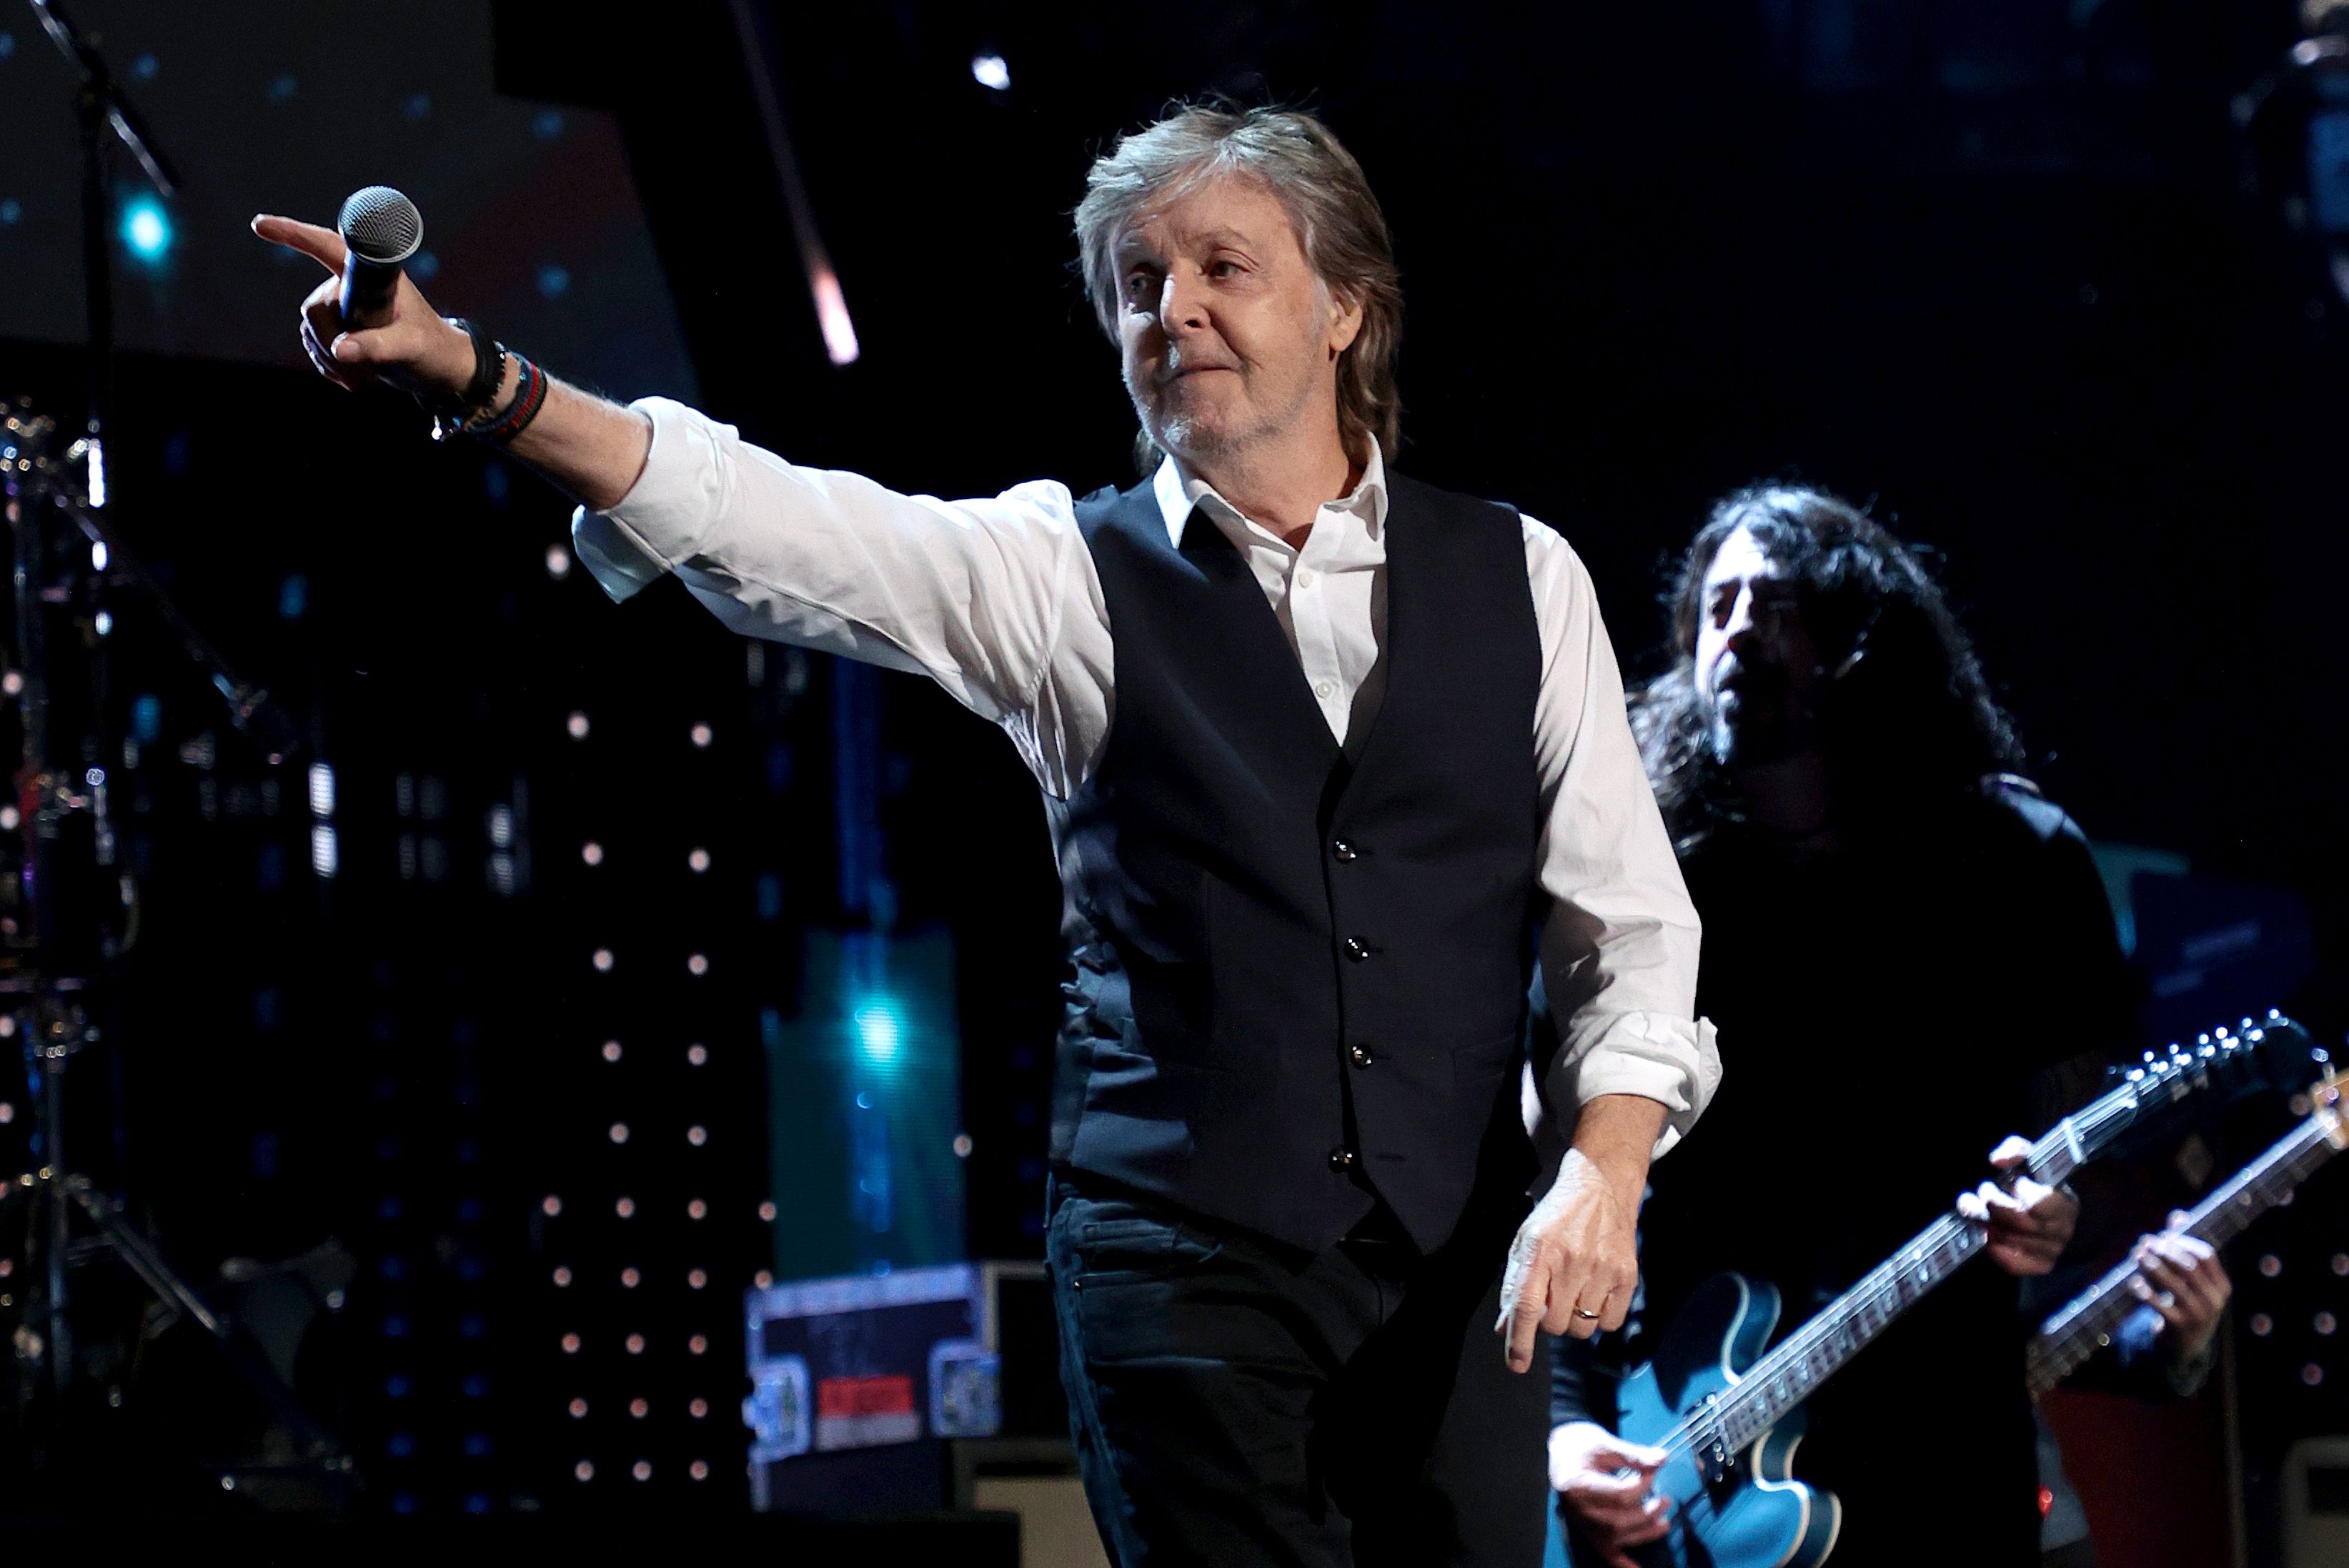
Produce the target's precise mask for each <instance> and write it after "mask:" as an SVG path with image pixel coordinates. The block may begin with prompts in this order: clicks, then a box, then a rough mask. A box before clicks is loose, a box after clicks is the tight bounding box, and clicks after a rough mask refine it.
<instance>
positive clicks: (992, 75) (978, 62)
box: [970, 55, 1011, 92]
mask: <svg viewBox="0 0 2349 1568" xmlns="http://www.w3.org/2000/svg"><path fill="white" fill-rule="evenodd" d="M970 79H971V80H973V81H975V82H977V83H978V85H979V86H981V87H983V88H987V89H988V90H989V91H990V92H1009V91H1010V90H1011V67H1009V65H1007V64H1006V63H1005V62H1004V58H1003V57H1002V56H1001V55H974V56H972V57H971V61H970Z"/></svg>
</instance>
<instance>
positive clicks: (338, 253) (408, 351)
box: [253, 213, 473, 397]
mask: <svg viewBox="0 0 2349 1568" xmlns="http://www.w3.org/2000/svg"><path fill="white" fill-rule="evenodd" d="M253 232H254V234H258V235H259V236H260V237H261V238H263V239H264V240H267V241H268V242H269V243H270V244H273V245H283V246H285V248H286V249H287V250H290V251H299V252H300V253H301V254H304V255H305V256H308V257H309V258H310V259H311V260H312V261H315V262H316V263H317V264H318V265H320V266H322V267H325V268H326V271H327V272H328V273H329V274H331V276H329V277H328V278H327V279H326V282H324V283H322V284H320V285H319V286H317V287H316V288H314V289H312V290H311V291H310V295H309V297H308V298H306V299H305V300H303V302H302V351H303V352H304V353H305V354H307V355H308V356H309V357H310V363H311V364H312V365H313V366H314V367H316V369H317V372H318V374H320V375H321V376H324V377H325V378H326V379H327V380H329V381H332V382H333V383H334V384H335V385H336V386H337V387H341V388H344V389H349V388H351V387H354V386H356V385H357V384H358V383H359V382H361V381H367V380H373V379H377V378H378V377H380V378H381V379H384V380H386V381H388V382H390V383H391V384H392V385H393V386H395V387H398V388H399V389H401V390H403V391H409V392H422V393H426V394H429V395H438V396H443V397H454V396H456V395H458V394H460V393H461V392H462V391H464V389H466V387H467V386H468V385H470V384H471V381H472V379H473V340H472V339H471V337H467V336H466V335H465V333H464V332H463V331H462V330H461V329H460V328H459V327H456V326H455V325H453V324H452V323H450V322H448V321H444V320H442V319H441V318H440V317H439V316H437V315H435V314H434V313H433V310H432V307H431V306H429V305H428V304H426V303H425V301H424V296H423V295H422V294H420V293H419V292H418V291H417V287H416V285H415V284H414V283H413V282H412V281H410V280H409V276H408V275H407V274H406V273H405V272H403V273H401V274H400V275H399V286H398V288H397V289H395V290H394V291H393V294H392V300H391V319H390V320H389V321H387V322H385V323H384V324H383V325H382V326H381V327H368V328H367V329H366V330H364V331H356V332H355V331H349V330H347V329H346V328H345V326H344V323H343V309H342V288H343V285H342V277H343V254H344V252H343V237H342V236H341V235H340V234H336V233H335V231H334V230H332V229H322V228H320V227H319V226H318V225H317V224H316V223H297V222H295V220H294V219H292V218H278V217H272V216H270V215H268V214H266V213H264V214H263V215H262V216H260V217H257V218H255V219H254V220H253Z"/></svg>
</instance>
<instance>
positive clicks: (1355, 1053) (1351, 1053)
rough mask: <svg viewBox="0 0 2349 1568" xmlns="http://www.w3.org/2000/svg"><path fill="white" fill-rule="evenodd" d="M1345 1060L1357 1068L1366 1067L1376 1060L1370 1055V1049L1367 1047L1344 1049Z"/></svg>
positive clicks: (1357, 1046)
mask: <svg viewBox="0 0 2349 1568" xmlns="http://www.w3.org/2000/svg"><path fill="white" fill-rule="evenodd" d="M1346 1060H1347V1061H1349V1062H1351V1063H1352V1064H1354V1065H1355V1066H1357V1067H1367V1066H1369V1065H1370V1064H1371V1063H1373V1062H1375V1061H1377V1060H1378V1058H1377V1057H1376V1056H1373V1055H1371V1048H1370V1047H1369V1046H1367V1045H1349V1046H1347V1047H1346Z"/></svg>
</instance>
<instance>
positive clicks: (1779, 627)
mask: <svg viewBox="0 0 2349 1568" xmlns="http://www.w3.org/2000/svg"><path fill="white" fill-rule="evenodd" d="M1700 609H1701V612H1702V618H1701V619H1700V620H1699V621H1698V623H1697V633H1696V691H1697V700H1698V702H1699V703H1700V704H1701V706H1702V711H1703V713H1704V717H1705V731H1706V734H1707V736H1708V738H1709V739H1710V741H1711V742H1712V745H1713V756H1714V758H1715V759H1716V760H1718V761H1719V762H1721V763H1724V764H1734V765H1739V766H1749V767H1750V766H1754V765H1756V764H1760V763H1775V762H1783V761H1785V759H1786V758H1788V757H1792V756H1798V755H1800V754H1801V753H1805V752H1808V751H1814V750H1816V749H1817V747H1818V745H1819V733H1818V702H1819V698H1820V696H1821V694H1822V691H1823V689H1824V687H1825V686H1826V673H1825V671H1823V670H1821V669H1820V668H1819V656H1818V649H1817V648H1816V646H1815V645H1814V644H1813V643H1812V641H1811V634H1810V629H1809V628H1807V627H1806V626H1805V625H1804V624H1803V612H1802V608H1801V606H1800V605H1799V603H1798V602H1797V601H1796V598H1795V585H1794V583H1793V582H1792V581H1791V580H1790V579H1789V578H1788V577H1787V576H1785V573H1784V572H1782V571H1781V570H1780V569H1779V567H1778V566H1777V564H1776V563H1775V562H1774V561H1772V560H1771V559H1770V557H1769V556H1766V555H1764V553H1763V551H1762V546H1761V545H1759V544H1758V543H1757V542H1755V540H1754V535H1752V534H1750V533H1748V532H1747V531H1746V530H1745V529H1744V528H1740V529H1738V530H1737V531H1736V532H1735V533H1733V534H1732V535H1729V537H1728V538H1726V539H1724V540H1723V541H1722V543H1721V549H1720V551H1719V552H1718V553H1717V554H1715V555H1714V556H1713V564H1712V565H1711V566H1708V567H1706V568H1705V573H1704V588H1703V597H1702V600H1701V602H1700Z"/></svg>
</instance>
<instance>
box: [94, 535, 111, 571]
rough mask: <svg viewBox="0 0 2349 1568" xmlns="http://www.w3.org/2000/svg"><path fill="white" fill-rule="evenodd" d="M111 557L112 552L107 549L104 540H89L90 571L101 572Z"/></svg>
mask: <svg viewBox="0 0 2349 1568" xmlns="http://www.w3.org/2000/svg"><path fill="white" fill-rule="evenodd" d="M112 558H113V554H112V552H110V551H109V550H108V549H107V547H106V541H105V540H103V539H98V540H94V541H92V542H91V544H90V546H89V569H90V570H91V571H93V572H102V571H104V570H106V564H107V562H108V561H109V560H111V559H112Z"/></svg>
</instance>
